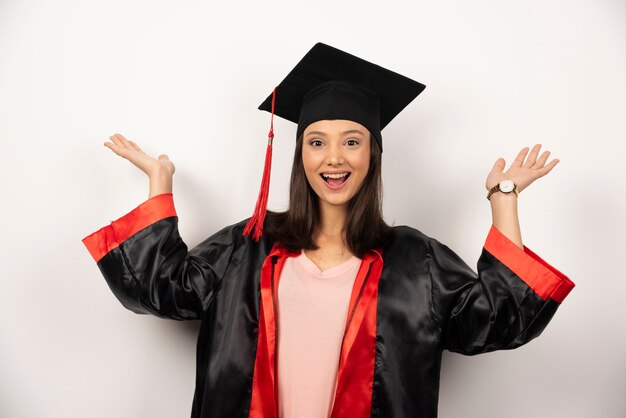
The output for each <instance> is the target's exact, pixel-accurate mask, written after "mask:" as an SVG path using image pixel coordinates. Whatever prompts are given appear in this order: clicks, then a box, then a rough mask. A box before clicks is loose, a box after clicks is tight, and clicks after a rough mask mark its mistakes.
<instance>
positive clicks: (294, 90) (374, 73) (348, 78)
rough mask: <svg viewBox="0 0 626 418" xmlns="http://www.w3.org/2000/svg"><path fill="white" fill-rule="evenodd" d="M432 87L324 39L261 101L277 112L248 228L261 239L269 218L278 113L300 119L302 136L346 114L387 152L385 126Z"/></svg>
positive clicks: (299, 133) (296, 119)
mask: <svg viewBox="0 0 626 418" xmlns="http://www.w3.org/2000/svg"><path fill="white" fill-rule="evenodd" d="M424 88H426V86H425V85H424V84H421V83H418V82H417V81H415V80H411V79H410V78H407V77H405V76H403V75H401V74H398V73H395V72H393V71H391V70H388V69H386V68H383V67H381V66H379V65H376V64H373V63H371V62H368V61H365V60H364V59H361V58H359V57H356V56H354V55H351V54H348V53H347V52H344V51H341V50H339V49H337V48H334V47H332V46H330V45H326V44H324V43H322V42H318V43H316V44H315V45H314V46H313V48H311V49H310V50H309V52H307V54H306V55H305V56H304V57H303V58H302V59H301V60H300V62H299V63H298V64H297V65H296V66H295V67H294V68H293V69H292V70H291V72H290V73H289V74H288V75H287V77H285V79H284V80H283V81H282V82H281V83H280V84H279V85H278V86H276V87H275V88H274V91H273V92H272V94H270V95H269V96H268V97H267V98H266V99H265V100H264V101H263V103H261V105H260V106H259V110H266V111H268V112H271V114H272V118H271V122H270V131H269V134H268V143H267V151H266V154H265V167H264V170H263V180H262V182H261V190H260V192H259V197H258V199H257V203H256V207H255V210H254V214H253V216H252V217H251V218H250V220H249V221H248V223H247V224H246V227H245V229H244V232H243V235H244V236H247V235H248V234H249V233H250V232H251V231H252V229H253V228H254V234H253V238H254V239H255V240H257V241H258V240H259V239H260V237H261V235H262V233H263V232H262V230H263V222H264V220H265V213H266V206H267V196H268V194H269V179H270V169H271V161H272V142H273V138H274V129H273V126H274V115H277V116H280V117H282V118H284V119H287V120H289V121H291V122H294V123H297V124H298V129H297V132H296V138H297V137H299V136H300V135H301V134H302V133H303V132H304V130H305V129H306V127H307V126H309V125H310V124H311V123H313V122H317V121H319V120H329V119H346V120H351V121H354V122H357V123H360V124H361V125H363V126H364V127H366V128H367V129H368V130H369V132H370V134H371V135H372V137H373V138H374V139H375V140H376V142H377V143H378V146H379V147H380V150H381V152H382V149H383V143H382V135H381V132H380V131H381V130H382V129H383V128H384V127H385V126H387V124H388V123H389V122H391V121H392V120H393V118H395V117H396V116H397V115H398V113H400V112H401V111H402V110H403V109H404V108H405V107H406V106H407V105H408V104H409V103H410V102H411V101H413V99H415V98H416V97H417V95H419V94H420V93H421V92H422V91H423V90H424Z"/></svg>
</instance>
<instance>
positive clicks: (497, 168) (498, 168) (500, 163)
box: [491, 157, 506, 173]
mask: <svg viewBox="0 0 626 418" xmlns="http://www.w3.org/2000/svg"><path fill="white" fill-rule="evenodd" d="M504 167H506V161H505V160H504V158H502V157H500V158H498V159H497V160H496V162H495V163H494V164H493V167H492V168H491V171H492V172H496V173H502V172H504Z"/></svg>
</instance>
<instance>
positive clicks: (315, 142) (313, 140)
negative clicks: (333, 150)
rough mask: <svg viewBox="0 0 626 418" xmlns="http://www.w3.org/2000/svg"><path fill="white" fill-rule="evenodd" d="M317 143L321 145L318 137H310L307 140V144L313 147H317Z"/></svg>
mask: <svg viewBox="0 0 626 418" xmlns="http://www.w3.org/2000/svg"><path fill="white" fill-rule="evenodd" d="M317 143H319V144H320V145H321V144H322V141H320V140H319V139H312V140H311V141H309V144H310V145H312V146H314V147H317V145H315V144H317Z"/></svg>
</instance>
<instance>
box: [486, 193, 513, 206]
mask: <svg viewBox="0 0 626 418" xmlns="http://www.w3.org/2000/svg"><path fill="white" fill-rule="evenodd" d="M517 198H518V196H517V194H515V193H513V192H511V193H503V192H500V191H498V192H495V193H492V194H491V196H490V197H489V202H490V203H491V205H492V206H493V205H510V204H517Z"/></svg>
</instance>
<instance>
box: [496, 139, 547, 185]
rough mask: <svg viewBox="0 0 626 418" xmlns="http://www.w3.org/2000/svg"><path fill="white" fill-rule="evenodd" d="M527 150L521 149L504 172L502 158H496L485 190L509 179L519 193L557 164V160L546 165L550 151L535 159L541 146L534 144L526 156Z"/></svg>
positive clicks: (525, 148)
mask: <svg viewBox="0 0 626 418" xmlns="http://www.w3.org/2000/svg"><path fill="white" fill-rule="evenodd" d="M528 149H529V148H528V147H524V148H522V150H521V151H520V152H519V154H517V158H516V159H515V161H513V164H511V167H509V169H508V170H507V171H506V172H505V171H504V167H505V166H506V161H505V160H504V158H498V159H497V160H496V162H495V164H494V165H493V168H492V169H491V172H490V173H489V175H488V176H487V181H486V183H485V186H486V187H487V190H489V189H491V188H492V187H493V186H495V185H496V184H498V183H499V182H500V181H501V180H503V179H511V180H513V182H514V183H515V184H517V190H518V191H519V192H521V191H522V190H524V189H525V188H526V187H528V186H529V185H530V184H531V183H532V182H533V181H535V180H537V179H538V178H540V177H543V176H545V175H546V174H548V173H549V172H550V171H551V170H552V169H553V168H554V167H555V166H556V165H557V164H558V163H559V160H558V159H553V160H552V161H550V163H548V164H547V165H546V161H547V159H548V156H549V155H550V151H545V152H544V153H543V154H541V157H540V158H539V159H537V155H538V154H539V150H540V149H541V144H536V145H535V146H534V147H533V149H532V151H530V154H528ZM527 154H528V159H526V155H527ZM524 160H526V161H524Z"/></svg>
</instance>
